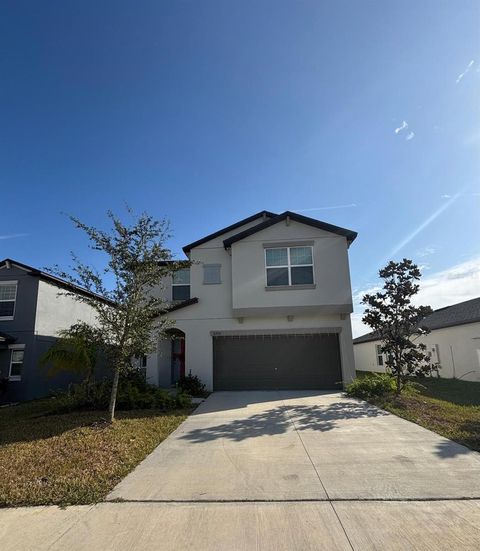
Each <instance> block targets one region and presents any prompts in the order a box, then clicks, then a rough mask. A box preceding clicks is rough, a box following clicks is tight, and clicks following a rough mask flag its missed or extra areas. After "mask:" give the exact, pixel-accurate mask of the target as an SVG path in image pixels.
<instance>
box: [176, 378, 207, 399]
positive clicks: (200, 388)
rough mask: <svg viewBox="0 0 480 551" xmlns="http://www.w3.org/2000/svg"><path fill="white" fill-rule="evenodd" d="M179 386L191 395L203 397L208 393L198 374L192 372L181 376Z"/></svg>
mask: <svg viewBox="0 0 480 551" xmlns="http://www.w3.org/2000/svg"><path fill="white" fill-rule="evenodd" d="M177 387H178V388H179V389H180V390H181V391H183V392H186V393H187V394H190V396H200V397H202V398H203V397H205V396H206V395H207V394H208V393H207V388H206V386H205V385H204V384H203V383H202V381H201V380H200V379H199V378H198V377H197V376H196V375H192V374H189V375H184V376H183V377H180V379H179V381H178V383H177Z"/></svg>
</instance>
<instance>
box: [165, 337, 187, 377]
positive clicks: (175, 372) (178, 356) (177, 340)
mask: <svg viewBox="0 0 480 551" xmlns="http://www.w3.org/2000/svg"><path fill="white" fill-rule="evenodd" d="M167 334H168V335H169V337H170V343H171V344H170V383H171V384H172V385H174V384H176V383H177V382H178V380H179V379H180V377H184V376H185V333H184V332H183V331H181V330H180V329H177V328H174V329H170V330H169V331H168V332H167Z"/></svg>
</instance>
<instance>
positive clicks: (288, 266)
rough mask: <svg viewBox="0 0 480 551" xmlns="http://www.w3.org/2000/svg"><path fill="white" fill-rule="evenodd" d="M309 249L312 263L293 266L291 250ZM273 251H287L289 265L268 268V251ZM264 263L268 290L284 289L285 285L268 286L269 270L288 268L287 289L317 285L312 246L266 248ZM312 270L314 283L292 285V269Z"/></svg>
mask: <svg viewBox="0 0 480 551" xmlns="http://www.w3.org/2000/svg"><path fill="white" fill-rule="evenodd" d="M307 247H308V248H309V249H310V250H311V251H312V263H311V264H292V263H291V260H290V249H305V248H307ZM272 249H287V262H288V264H286V265H282V266H267V251H270V250H272ZM264 251H265V252H264V253H263V254H264V263H265V287H267V288H268V289H275V288H280V289H281V288H282V287H284V285H269V284H268V275H267V272H268V269H269V268H287V273H288V284H287V285H286V286H287V287H292V288H295V287H300V288H301V287H303V286H304V285H315V265H314V258H313V246H312V245H288V246H283V247H265V249H264ZM307 267H308V268H310V267H311V268H312V283H296V284H295V285H292V268H307Z"/></svg>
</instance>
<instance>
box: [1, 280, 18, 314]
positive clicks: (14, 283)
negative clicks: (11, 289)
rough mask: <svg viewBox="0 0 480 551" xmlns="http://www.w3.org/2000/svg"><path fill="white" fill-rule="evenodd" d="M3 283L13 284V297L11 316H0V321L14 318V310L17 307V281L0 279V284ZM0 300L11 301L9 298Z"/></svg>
mask: <svg viewBox="0 0 480 551" xmlns="http://www.w3.org/2000/svg"><path fill="white" fill-rule="evenodd" d="M3 285H15V298H14V299H13V303H14V304H13V315H12V316H0V321H12V320H13V319H15V310H16V308H17V292H18V281H0V286H3ZM0 302H12V301H11V300H0Z"/></svg>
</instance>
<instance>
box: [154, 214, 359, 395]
mask: <svg viewBox="0 0 480 551" xmlns="http://www.w3.org/2000/svg"><path fill="white" fill-rule="evenodd" d="M356 236H357V234H356V233H355V232H354V231H351V230H348V229H345V228H340V227H337V226H333V225H331V224H327V223H325V222H321V221H319V220H315V219H313V218H307V217H305V216H301V215H298V214H295V213H292V212H288V211H287V212H284V213H282V214H274V213H272V212H268V211H262V212H259V213H257V214H254V215H253V216H250V217H248V218H245V219H244V220H240V221H239V222H236V223H234V224H232V225H231V226H228V227H226V228H223V229H221V230H219V231H217V232H215V233H213V234H211V235H207V236H206V237H203V238H201V239H199V240H197V241H195V242H194V243H191V244H190V245H187V246H185V247H184V249H183V250H184V252H185V254H186V255H187V257H188V258H189V259H190V261H191V262H192V265H191V267H190V268H188V269H183V270H180V271H178V272H177V273H176V274H175V276H174V277H173V278H170V280H169V281H167V282H164V283H166V285H164V288H163V290H162V291H161V292H162V293H164V296H165V298H166V299H168V300H170V301H171V303H172V306H171V308H170V311H169V313H168V314H167V315H168V316H169V317H171V318H173V319H174V320H175V329H174V330H173V331H172V337H173V338H171V339H169V340H162V341H160V342H159V344H158V350H157V352H156V353H154V354H151V355H150V356H148V357H147V358H146V371H147V380H148V381H149V382H150V383H152V384H155V385H159V386H164V387H168V386H170V385H172V384H174V383H175V381H176V380H177V379H178V377H179V376H180V375H181V374H183V373H186V374H189V373H191V374H192V375H197V376H198V377H199V378H200V379H201V380H202V381H203V382H204V383H205V384H206V386H207V388H208V389H209V390H250V389H332V388H339V387H340V388H341V386H342V384H346V383H348V382H349V381H351V380H352V379H353V378H354V377H355V368H354V359H353V345H352V334H351V323H350V314H351V312H352V310H353V308H352V293H351V285H350V273H349V264H348V248H349V246H350V244H351V243H352V242H353V240H354V239H355V237H356Z"/></svg>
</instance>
